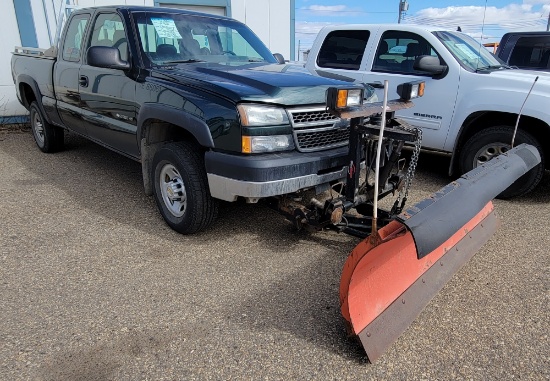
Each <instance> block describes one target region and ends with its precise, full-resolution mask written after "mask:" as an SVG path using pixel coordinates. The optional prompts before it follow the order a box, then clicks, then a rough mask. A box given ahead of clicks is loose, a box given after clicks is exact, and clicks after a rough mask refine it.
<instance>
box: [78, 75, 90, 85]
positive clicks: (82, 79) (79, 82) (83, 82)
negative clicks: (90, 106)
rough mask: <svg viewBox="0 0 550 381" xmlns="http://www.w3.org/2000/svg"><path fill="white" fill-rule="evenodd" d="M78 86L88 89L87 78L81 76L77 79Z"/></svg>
mask: <svg viewBox="0 0 550 381" xmlns="http://www.w3.org/2000/svg"><path fill="white" fill-rule="evenodd" d="M78 84H79V85H80V86H82V87H88V77H86V76H85V75H81V76H80V78H79V79H78Z"/></svg>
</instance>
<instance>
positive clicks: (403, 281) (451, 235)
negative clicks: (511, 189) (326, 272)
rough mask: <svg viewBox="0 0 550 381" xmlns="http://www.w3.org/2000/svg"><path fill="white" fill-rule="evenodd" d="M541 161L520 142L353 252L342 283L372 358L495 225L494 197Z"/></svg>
mask: <svg viewBox="0 0 550 381" xmlns="http://www.w3.org/2000/svg"><path fill="white" fill-rule="evenodd" d="M538 163H540V155H539V153H538V151H537V149H536V148H535V147H533V146H530V145H527V144H522V145H520V146H518V147H515V148H514V149H512V150H510V151H509V152H507V153H506V154H504V155H501V156H499V157H497V158H495V159H493V160H491V161H489V162H487V163H485V164H484V165H482V166H480V167H477V168H475V169H474V170H472V171H470V172H468V173H466V174H465V175H463V176H462V177H461V178H460V179H458V180H456V181H454V182H452V183H450V184H449V185H447V186H445V187H444V188H442V189H441V190H439V191H438V192H436V193H434V194H433V195H432V196H431V197H429V198H427V199H425V200H423V201H421V202H419V203H418V204H416V205H415V206H413V207H411V208H409V209H407V210H406V211H405V212H404V213H402V214H401V215H400V216H399V217H398V218H397V219H396V220H394V221H392V222H390V223H389V224H388V225H386V226H385V227H384V228H382V229H380V230H379V231H378V232H377V235H376V237H368V238H366V239H365V240H364V241H362V242H360V243H359V244H358V245H357V247H355V249H354V250H353V251H352V253H351V254H350V255H349V257H348V258H347V260H346V263H345V264H344V269H343V272H342V278H341V281H340V306H341V311H342V316H343V317H344V319H345V320H346V322H347V325H348V332H349V333H350V334H351V335H357V336H358V337H359V339H360V341H361V344H362V345H363V348H364V349H365V352H366V353H367V356H368V358H369V361H371V362H374V361H375V360H376V359H378V358H379V357H380V356H381V355H382V353H383V352H384V351H385V350H386V349H387V348H388V347H389V346H390V345H391V344H392V343H393V342H394V341H395V340H396V339H397V338H398V337H399V336H400V335H401V334H402V333H403V332H404V331H405V330H406V329H407V327H408V326H409V325H410V324H411V323H412V322H413V321H414V319H415V318H416V316H418V314H419V313H420V312H421V311H422V309H423V308H424V307H425V306H426V305H427V304H428V303H429V302H430V300H431V299H432V298H433V297H434V296H435V295H436V294H437V292H438V291H439V290H440V289H441V288H442V287H443V286H444V285H445V283H447V281H448V280H449V279H450V278H451V277H452V276H453V274H454V273H456V272H457V271H458V270H459V269H460V268H461V267H462V265H464V264H465V263H466V262H467V261H468V260H469V259H470V258H471V257H472V256H473V255H474V254H475V253H476V252H477V251H478V250H479V249H480V248H481V246H483V244H484V243H485V242H487V240H489V238H490V237H491V235H492V234H493V233H494V232H495V231H496V229H497V225H498V220H497V217H496V214H495V211H494V208H493V204H492V202H491V200H492V199H493V198H494V197H496V196H497V195H498V194H499V193H501V192H502V191H503V190H505V189H506V188H507V187H508V186H510V185H511V184H513V183H514V181H516V180H517V179H518V178H519V177H521V176H522V175H523V174H525V173H526V172H528V171H529V170H530V169H531V168H533V167H535V166H536V165H537V164H538Z"/></svg>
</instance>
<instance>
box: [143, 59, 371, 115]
mask: <svg viewBox="0 0 550 381" xmlns="http://www.w3.org/2000/svg"><path fill="white" fill-rule="evenodd" d="M151 74H152V77H156V78H158V79H163V80H166V81H169V82H173V83H176V84H179V85H184V86H190V87H195V88H199V89H201V90H204V91H208V92H211V93H214V94H218V95H222V96H224V97H226V98H229V99H231V100H232V101H234V102H239V101H251V102H262V103H273V104H279V105H284V106H295V105H306V104H324V103H325V102H326V99H325V98H326V90H327V88H329V87H331V86H342V85H347V86H350V85H353V79H350V82H344V81H341V80H334V79H329V78H322V77H317V76H313V75H311V74H310V73H309V72H308V71H307V70H306V69H304V68H303V67H302V66H300V65H293V64H286V65H278V64H266V63H246V64H240V65H235V66H233V65H222V64H217V63H206V62H204V63H186V64H179V65H177V66H174V67H170V68H157V69H154V70H153V71H152V73H151ZM357 86H362V85H360V84H357ZM369 88H370V87H369ZM369 88H367V91H366V92H365V97H369V96H370V95H372V94H371V92H373V90H372V89H369Z"/></svg>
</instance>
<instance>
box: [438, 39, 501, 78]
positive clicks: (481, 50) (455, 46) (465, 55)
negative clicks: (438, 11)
mask: <svg viewBox="0 0 550 381" xmlns="http://www.w3.org/2000/svg"><path fill="white" fill-rule="evenodd" d="M434 35H435V36H436V37H437V38H439V40H440V41H441V42H442V43H443V45H445V47H446V48H447V49H448V50H449V51H450V52H451V54H452V55H453V56H454V57H455V58H456V59H457V60H458V61H459V63H460V64H461V65H462V66H463V67H464V68H466V69H467V70H470V71H479V70H491V69H500V68H505V67H506V65H504V63H503V62H502V61H501V60H499V59H498V58H496V57H495V56H494V55H492V54H491V52H489V51H488V50H487V49H486V48H485V47H484V46H483V45H481V44H480V43H479V42H477V41H476V40H474V39H473V38H472V37H470V36H467V35H465V34H462V33H453V32H434Z"/></svg>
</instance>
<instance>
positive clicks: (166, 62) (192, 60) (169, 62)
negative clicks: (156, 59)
mask: <svg viewBox="0 0 550 381" xmlns="http://www.w3.org/2000/svg"><path fill="white" fill-rule="evenodd" d="M193 62H206V61H205V60H197V59H195V58H190V59H188V60H173V61H163V62H162V64H163V65H169V64H176V63H193Z"/></svg>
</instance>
